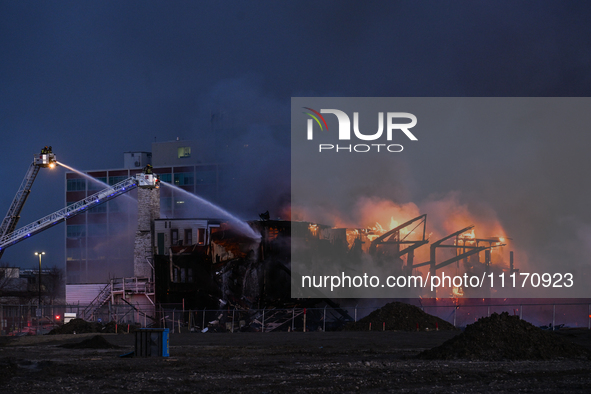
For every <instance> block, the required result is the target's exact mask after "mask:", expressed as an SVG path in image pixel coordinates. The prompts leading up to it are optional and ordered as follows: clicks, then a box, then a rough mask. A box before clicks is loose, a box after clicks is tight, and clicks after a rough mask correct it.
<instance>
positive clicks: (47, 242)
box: [0, 1, 591, 267]
mask: <svg viewBox="0 0 591 394" xmlns="http://www.w3.org/2000/svg"><path fill="white" fill-rule="evenodd" d="M590 14H591V7H589V6H588V5H587V4H586V3H585V2H574V1H571V2H568V1H567V2H562V1H561V2H559V1H554V2H549V1H546V2H543V1H537V2H515V1H454V2H445V3H444V2H439V1H434V2H426V1H413V2H410V1H407V2H398V1H389V2H382V1H379V2H378V1H374V2H371V1H370V2H365V1H364V2H361V1H358V2H354V1H320V2H318V1H297V2H277V1H258V2H239V1H125V2H121V1H89V2H79V1H45V2H40V1H0V59H1V60H0V130H1V133H2V134H1V135H2V143H1V144H0V153H1V154H0V158H1V159H0V160H1V162H2V163H4V169H5V173H4V177H3V179H4V182H3V187H2V193H0V210H1V211H0V212H2V214H3V213H4V212H5V210H7V209H8V206H9V204H10V201H11V200H12V198H13V196H14V193H15V192H16V190H17V188H18V186H19V184H20V182H21V180H22V177H23V176H24V174H25V171H26V169H27V166H28V165H29V164H30V162H31V160H32V155H33V154H34V153H37V152H38V151H39V149H40V148H41V147H42V146H44V145H52V146H53V147H54V151H55V152H56V153H57V155H58V160H60V161H63V162H64V163H66V164H68V165H71V166H73V167H76V168H79V169H82V170H91V169H100V168H113V167H121V166H122V164H123V157H122V152H124V151H130V150H148V151H149V150H150V149H151V143H152V142H153V141H155V140H156V141H166V140H172V139H176V137H180V138H181V139H200V138H204V139H207V138H210V135H208V134H207V133H208V131H210V130H211V128H210V123H209V121H210V114H211V112H212V111H221V112H223V113H224V114H226V117H227V119H229V120H228V122H229V123H230V124H231V125H232V127H233V131H229V132H228V133H229V134H228V136H227V137H228V138H230V139H233V140H235V141H237V143H239V142H243V141H250V142H251V143H255V145H256V143H257V142H258V144H259V147H258V148H257V149H253V153H252V154H251V156H248V155H246V156H244V157H243V158H242V157H241V159H243V160H244V161H245V167H250V166H252V173H253V174H256V176H255V175H253V178H252V179H249V182H250V181H252V180H255V179H258V178H263V179H264V178H268V179H272V180H274V181H276V180H277V179H278V178H285V176H288V175H289V155H288V154H285V153H286V152H289V103H290V98H291V97H292V96H351V97H354V96H499V97H501V96H589V93H590V91H591V73H590V72H589V70H591V43H590V40H591V24H590V23H589V20H590V16H591V15H590ZM232 133H234V134H232ZM253 141H254V142H253ZM549 159H550V160H551V158H549ZM246 163H248V164H246ZM283 181H284V179H283ZM284 183H285V182H283V183H282V184H284ZM258 188H259V189H260V193H261V195H263V194H264V195H268V194H269V193H272V190H273V189H272V183H270V182H262V183H261V184H260V185H259V186H258ZM459 188H460V189H461V185H460V186H459ZM251 195H252V196H251V197H252V198H253V199H256V198H259V197H260V196H259V195H257V194H256V193H251ZM63 206H64V176H63V170H59V171H56V172H54V173H49V171H47V170H44V171H43V172H42V173H41V174H40V175H39V177H38V179H37V181H36V183H35V185H34V187H33V192H32V195H31V198H30V199H29V201H28V203H27V205H26V206H25V209H24V211H23V214H22V219H21V222H20V223H19V224H20V225H24V224H28V223H30V222H32V221H33V220H35V219H37V218H39V217H41V216H44V215H46V214H49V213H51V212H53V211H55V210H57V209H59V208H62V207H63ZM227 208H228V209H230V210H232V207H227ZM253 210H254V208H253ZM255 213H256V212H243V215H244V216H247V217H248V215H250V217H249V218H254V217H256V215H255ZM64 231H65V230H64V225H63V224H62V225H60V226H59V227H57V228H54V229H51V230H48V231H47V232H45V233H43V234H40V235H37V236H36V237H34V238H32V239H30V240H27V241H25V242H23V243H21V244H18V245H16V246H14V247H12V248H11V249H9V250H8V251H7V252H6V253H5V255H4V257H3V261H8V262H10V263H13V264H15V265H20V266H23V267H28V266H30V265H33V264H35V262H36V260H35V258H34V256H33V251H35V250H46V251H47V253H48V254H47V257H46V259H47V261H48V263H49V264H58V265H63V259H64V256H63V242H64V241H63V235H64Z"/></svg>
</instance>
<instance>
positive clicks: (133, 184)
mask: <svg viewBox="0 0 591 394" xmlns="http://www.w3.org/2000/svg"><path fill="white" fill-rule="evenodd" d="M37 171H38V170H37ZM137 187H139V188H143V189H154V188H159V187H160V179H159V177H158V175H156V174H152V173H151V170H150V171H145V172H142V173H138V174H136V175H134V176H132V177H129V178H127V179H125V180H124V181H121V182H119V183H116V184H114V185H113V186H109V187H107V188H105V189H103V190H101V191H99V192H98V193H95V194H93V195H91V196H88V197H86V198H84V199H82V200H80V201H77V202H75V203H73V204H70V205H68V206H67V207H65V208H62V209H60V210H59V211H57V212H54V213H52V214H50V215H47V216H45V217H43V218H41V219H39V220H37V221H35V222H33V223H30V224H28V225H26V226H24V227H21V228H19V229H18V230H15V231H12V232H8V233H5V234H3V235H2V236H1V237H0V253H3V252H4V250H5V249H6V248H8V247H9V246H12V245H14V244H17V243H19V242H21V241H24V240H25V239H27V238H30V237H32V236H33V235H35V234H38V233H40V232H42V231H45V230H47V229H48V228H50V227H53V226H55V225H56V224H59V223H61V222H63V221H64V220H66V219H70V218H73V217H74V216H76V215H79V214H81V213H84V212H86V211H88V210H89V209H92V208H94V207H96V206H98V205H101V204H103V203H105V202H107V201H109V200H112V199H114V198H116V197H119V196H120V195H122V194H125V193H127V192H129V191H131V190H133V189H135V188H137ZM21 208H22V207H21ZM9 212H10V211H9ZM15 225H16V223H15Z"/></svg>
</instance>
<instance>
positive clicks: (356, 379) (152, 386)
mask: <svg viewBox="0 0 591 394" xmlns="http://www.w3.org/2000/svg"><path fill="white" fill-rule="evenodd" d="M457 334H458V332H451V331H437V332H326V333H323V332H312V333H301V332H291V333H289V332H283V333H234V334H229V333H228V334H202V333H192V334H172V335H171V338H170V355H171V356H170V357H168V358H156V357H153V358H120V357H118V356H119V355H121V354H124V353H127V352H130V351H133V343H134V334H119V335H117V334H100V335H102V336H103V337H104V338H105V339H106V340H107V341H108V342H110V343H111V344H114V345H118V346H121V348H118V349H67V348H64V347H60V345H63V344H67V343H76V342H81V341H82V340H84V339H88V338H90V337H93V336H94V335H96V334H79V335H54V336H39V337H20V338H8V337H0V391H1V392H2V393H24V392H33V390H34V391H35V392H44V393H58V392H59V393H64V392H70V393H120V392H126V393H128V392H145V393H195V392H199V393H223V392H232V393H250V392H253V393H254V392H256V393H303V392H311V393H324V392H331V393H335V392H364V393H374V392H403V393H443V392H444V393H489V392H490V393H492V392H495V393H515V392H523V393H527V392H529V393H555V392H569V393H589V392H591V361H589V360H568V359H559V360H552V361H495V362H489V361H472V362H470V361H455V360H454V361H450V360H446V361H440V360H429V361H426V360H419V359H417V358H415V356H416V355H417V354H418V353H419V352H420V351H422V350H425V349H428V348H432V347H434V346H438V345H440V344H441V343H443V342H444V341H446V340H447V339H450V338H451V337H453V336H455V335H457ZM556 335H560V336H561V337H563V338H566V339H568V340H570V341H572V342H574V343H576V344H577V345H578V346H583V347H587V348H589V349H591V332H590V331H589V330H564V331H561V332H559V333H557V334H556Z"/></svg>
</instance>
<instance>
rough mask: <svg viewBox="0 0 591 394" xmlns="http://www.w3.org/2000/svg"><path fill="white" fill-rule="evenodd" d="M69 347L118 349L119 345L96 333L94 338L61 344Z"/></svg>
mask: <svg viewBox="0 0 591 394" xmlns="http://www.w3.org/2000/svg"><path fill="white" fill-rule="evenodd" d="M60 347H65V348H67V349H118V348H119V346H117V345H113V344H111V343H109V341H107V340H106V339H105V338H103V337H102V336H100V335H95V336H93V337H92V338H88V339H85V340H83V341H82V342H78V343H67V344H65V345H61V346H60Z"/></svg>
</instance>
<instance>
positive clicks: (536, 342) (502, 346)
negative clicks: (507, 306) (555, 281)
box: [418, 312, 590, 361]
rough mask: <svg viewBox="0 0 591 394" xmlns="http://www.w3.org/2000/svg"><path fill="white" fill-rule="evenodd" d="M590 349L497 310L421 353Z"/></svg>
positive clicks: (558, 354)
mask: <svg viewBox="0 0 591 394" xmlns="http://www.w3.org/2000/svg"><path fill="white" fill-rule="evenodd" d="M589 356H590V354H589V352H588V351H587V350H584V349H582V348H580V347H577V346H575V345H574V344H572V343H570V342H567V341H565V340H563V339H562V338H559V337H558V336H557V335H556V334H554V333H552V332H547V331H542V330H541V329H539V328H538V327H536V326H534V325H532V324H531V323H528V322H526V321H525V320H521V319H519V316H509V314H508V313H507V312H503V313H501V314H500V315H499V314H496V313H493V314H492V315H491V316H490V317H483V318H481V319H479V320H478V321H477V322H476V323H474V324H470V325H468V326H467V327H466V330H465V331H464V332H463V333H461V334H460V335H458V336H456V337H454V338H452V339H450V340H448V341H446V342H444V343H443V344H442V345H441V346H438V347H436V348H433V349H430V350H426V351H424V352H422V353H420V354H419V356H418V357H419V358H424V359H443V360H448V359H470V360H494V361H497V360H548V359H553V358H586V357H589Z"/></svg>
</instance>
